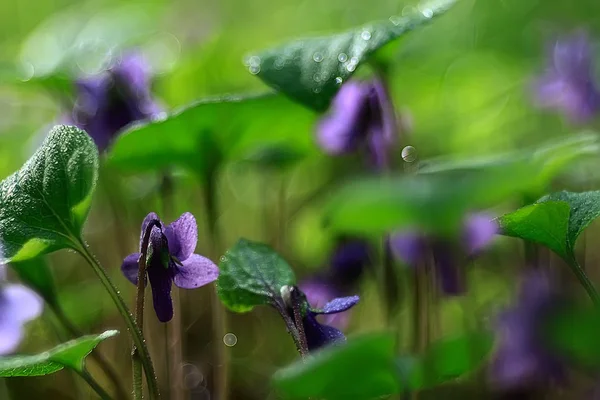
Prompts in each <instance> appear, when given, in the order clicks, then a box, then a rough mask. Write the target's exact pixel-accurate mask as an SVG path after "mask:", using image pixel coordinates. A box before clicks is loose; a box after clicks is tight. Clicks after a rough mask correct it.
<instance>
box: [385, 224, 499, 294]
mask: <svg viewBox="0 0 600 400" xmlns="http://www.w3.org/2000/svg"><path fill="white" fill-rule="evenodd" d="M497 232H498V224H497V223H496V221H494V220H493V219H492V217H491V216H489V215H487V214H484V213H478V214H470V215H468V216H467V217H466V218H465V220H464V225H463V234H462V238H461V240H460V243H461V245H459V246H457V245H455V243H454V242H453V241H451V240H448V239H444V238H439V237H431V236H427V235H424V234H420V233H418V232H415V231H404V232H397V233H394V234H392V235H391V236H390V239H389V246H390V248H391V251H392V254H393V255H394V257H395V258H397V259H399V260H400V261H402V262H404V263H406V264H408V265H409V266H410V267H413V268H417V267H419V266H421V265H422V264H424V263H425V262H426V261H427V257H428V252H431V253H432V254H433V263H434V266H435V272H436V274H437V275H438V277H439V280H440V285H441V289H442V291H443V292H444V293H446V294H450V295H457V294H461V293H463V291H464V282H463V275H462V273H461V271H460V267H461V265H460V264H462V263H464V262H466V261H467V260H468V259H469V258H472V257H474V256H475V255H477V254H478V253H479V252H481V251H482V250H483V249H484V248H485V247H486V246H487V245H488V244H489V243H490V242H491V241H492V239H493V238H494V236H495V235H496V233H497Z"/></svg>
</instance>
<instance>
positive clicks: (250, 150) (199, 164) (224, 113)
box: [109, 93, 315, 175]
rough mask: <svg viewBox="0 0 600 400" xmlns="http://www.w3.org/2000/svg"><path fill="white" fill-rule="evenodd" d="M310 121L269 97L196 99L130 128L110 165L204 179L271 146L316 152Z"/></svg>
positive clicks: (278, 97) (280, 98) (297, 110)
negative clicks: (173, 170)
mask: <svg viewBox="0 0 600 400" xmlns="http://www.w3.org/2000/svg"><path fill="white" fill-rule="evenodd" d="M314 119H315V115H314V113H312V112H310V111H308V110H305V109H303V108H302V107H298V106H296V105H295V104H293V103H292V102H291V101H290V100H288V99H286V98H285V97H284V96H282V95H276V94H272V93H269V94H264V95H260V96H250V97H248V96H246V97H240V96H225V97H218V98H212V99H205V100H200V101H198V102H197V103H195V104H193V105H190V106H186V107H184V108H183V109H181V110H177V111H175V112H173V113H172V114H170V115H168V116H166V117H165V118H164V119H160V120H156V121H152V122H148V123H142V124H138V125H134V126H132V127H131V128H130V129H128V130H127V131H126V132H124V133H123V134H122V135H120V136H119V138H118V139H117V140H116V142H115V143H114V145H113V146H112V148H111V149H110V158H109V161H110V163H111V164H113V165H115V166H116V167H118V168H120V169H123V170H130V171H148V170H157V171H158V170H162V169H164V168H166V167H171V166H178V167H182V168H185V169H187V170H190V171H192V172H195V173H198V174H200V175H204V174H205V173H207V172H209V171H210V170H211V169H214V168H215V167H216V166H217V165H218V164H219V163H221V162H222V161H223V160H224V159H228V158H232V159H234V160H235V159H246V158H248V155H249V154H255V153H256V151H257V148H264V146H267V145H269V144H270V143H271V144H272V143H281V142H286V143H287V144H288V146H292V147H293V150H294V151H295V152H296V153H305V152H307V151H308V150H309V149H310V148H314V146H313V139H312V135H311V134H310V132H311V130H312V126H313V124H314ZM288 151H291V150H290V149H288Z"/></svg>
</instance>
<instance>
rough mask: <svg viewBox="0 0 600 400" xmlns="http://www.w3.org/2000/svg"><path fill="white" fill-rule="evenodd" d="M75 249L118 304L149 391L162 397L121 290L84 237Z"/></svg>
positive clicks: (150, 361)
mask: <svg viewBox="0 0 600 400" xmlns="http://www.w3.org/2000/svg"><path fill="white" fill-rule="evenodd" d="M73 250H75V251H77V252H78V253H79V254H80V255H81V256H82V257H83V258H84V259H85V260H86V261H87V262H88V264H90V266H91V267H92V269H93V270H94V272H95V273H96V275H97V276H98V278H99V279H100V282H101V283H102V285H104V288H105V289H106V291H107V292H108V294H109V295H110V297H111V299H112V301H113V302H114V303H115V305H116V306H117V309H118V310H119V313H120V314H121V316H122V317H123V319H124V320H125V325H127V329H129V333H130V335H131V339H132V340H133V344H134V345H135V347H136V348H137V349H138V351H139V354H140V358H141V363H142V365H143V367H144V370H145V371H146V382H147V383H148V392H149V396H150V399H158V398H160V394H159V391H158V383H157V382H156V374H155V373H154V366H153V365H152V360H151V358H150V354H149V352H148V348H147V346H146V341H145V340H144V336H143V334H142V332H141V330H140V328H139V327H138V325H137V324H136V323H135V321H134V320H133V315H131V312H130V311H129V309H128V308H127V305H126V304H125V301H124V300H123V298H122V297H121V295H120V294H119V291H118V290H117V288H116V287H115V285H114V284H113V283H112V281H111V280H110V278H109V277H108V275H107V274H106V271H105V270H104V268H103V267H102V266H101V265H100V263H99V262H98V261H97V260H96V258H95V257H94V256H93V255H92V254H91V253H90V251H89V249H88V247H87V245H86V244H85V243H84V241H83V239H79V241H78V242H76V243H74V246H73ZM140 379H141V378H140Z"/></svg>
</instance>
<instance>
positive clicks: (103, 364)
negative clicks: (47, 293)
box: [51, 305, 129, 400]
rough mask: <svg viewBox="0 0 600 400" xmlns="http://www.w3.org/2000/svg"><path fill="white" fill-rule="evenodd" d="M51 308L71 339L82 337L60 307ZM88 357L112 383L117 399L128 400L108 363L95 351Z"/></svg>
mask: <svg viewBox="0 0 600 400" xmlns="http://www.w3.org/2000/svg"><path fill="white" fill-rule="evenodd" d="M51 308H52V311H53V312H54V315H55V316H56V318H57V319H58V321H59V322H60V324H61V325H62V326H63V327H64V328H65V330H66V331H67V332H69V335H71V337H72V338H78V337H81V336H83V335H84V334H83V332H81V331H80V330H79V328H77V327H76V326H75V324H73V322H71V320H70V319H69V317H67V315H66V314H65V312H64V310H63V309H62V307H61V306H60V305H55V306H51ZM90 357H91V358H92V359H93V360H94V361H95V362H96V363H97V364H98V365H99V366H100V368H102V371H104V373H105V374H106V376H107V377H108V378H109V379H110V380H111V381H112V383H113V385H114V387H115V389H116V391H117V398H119V399H122V400H125V399H127V398H129V393H128V391H127V390H126V389H125V387H124V386H123V382H121V379H119V375H118V374H117V371H115V369H114V368H113V366H112V365H111V364H110V362H109V361H108V360H107V359H106V358H104V356H103V355H102V354H100V353H98V352H96V351H94V352H92V353H91V354H90Z"/></svg>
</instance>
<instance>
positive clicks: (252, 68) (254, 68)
mask: <svg viewBox="0 0 600 400" xmlns="http://www.w3.org/2000/svg"><path fill="white" fill-rule="evenodd" d="M248 71H250V73H251V74H252V75H256V74H258V73H259V72H260V66H259V65H251V66H250V67H249V68H248Z"/></svg>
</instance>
